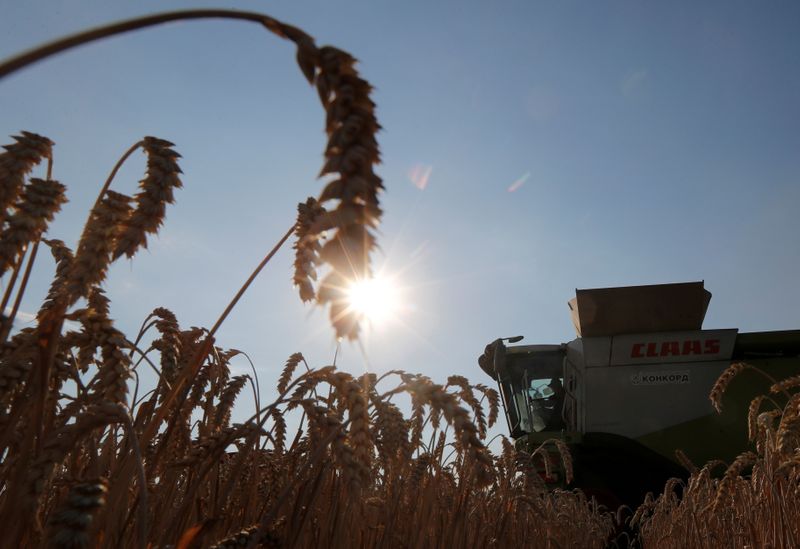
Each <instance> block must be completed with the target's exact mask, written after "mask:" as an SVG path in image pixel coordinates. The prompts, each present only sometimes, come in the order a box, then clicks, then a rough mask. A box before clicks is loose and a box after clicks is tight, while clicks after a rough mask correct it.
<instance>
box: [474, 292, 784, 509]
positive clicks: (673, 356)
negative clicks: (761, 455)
mask: <svg viewBox="0 0 800 549" xmlns="http://www.w3.org/2000/svg"><path fill="white" fill-rule="evenodd" d="M710 299H711V294H710V293H709V292H708V291H707V290H705V288H704V287H703V283H702V282H691V283H678V284H661V285H651V286H633V287H623V288H603V289H590V290H577V291H576V296H575V298H574V299H572V300H570V301H569V308H570V311H571V315H572V320H573V324H574V325H575V330H576V333H577V336H578V337H577V338H576V339H574V340H572V341H570V342H568V343H562V344H559V345H506V344H505V341H506V340H504V339H498V340H495V341H494V342H492V343H490V344H489V345H488V346H487V348H486V351H485V352H484V354H483V356H481V357H480V359H479V364H480V366H481V368H482V369H483V370H484V372H486V373H487V374H488V375H490V376H491V377H492V378H494V379H495V380H496V381H497V383H498V386H499V389H500V393H501V397H502V403H503V407H504V409H505V415H506V419H507V421H508V429H509V433H510V435H511V437H512V438H514V439H515V442H516V445H517V447H518V448H519V449H522V450H526V451H528V452H531V451H533V450H534V449H536V448H537V447H539V446H540V445H541V444H542V443H544V442H545V441H547V440H548V439H554V438H555V439H559V440H561V441H563V442H564V443H566V444H567V446H568V447H569V449H570V451H571V453H572V454H573V455H572V458H573V464H574V477H575V482H574V485H575V486H577V487H580V488H583V489H584V490H585V491H586V492H587V493H590V494H592V495H596V496H597V497H598V499H600V500H602V501H603V502H604V503H607V504H609V505H613V504H617V503H630V504H635V503H638V502H639V501H641V498H642V497H643V496H644V494H645V493H646V492H648V491H653V492H656V493H657V491H659V490H660V489H661V488H662V487H663V485H664V482H665V481H666V480H667V479H668V478H670V477H674V476H677V477H680V476H685V474H686V468H685V467H682V466H681V465H680V464H679V462H678V459H677V458H676V450H681V451H682V452H683V455H684V456H686V457H688V458H689V460H691V461H692V462H693V463H696V464H701V465H702V464H704V463H705V462H706V461H708V460H711V459H723V460H731V459H733V458H735V456H736V455H737V454H738V453H740V452H742V451H744V450H745V449H747V446H748V439H747V411H748V406H749V404H750V402H751V400H752V399H753V398H754V397H755V396H756V395H758V394H762V393H766V392H768V390H769V386H770V380H769V377H770V376H771V377H773V378H775V379H780V378H783V377H787V376H789V375H796V374H797V373H798V371H800V360H798V356H799V355H800V331H783V332H760V333H748V334H740V333H738V330H736V329H723V330H703V329H702V323H703V320H704V318H705V314H706V311H707V309H708V305H709V302H710ZM518 339H519V338H512V339H511V341H515V340H517V341H518ZM732 361H745V362H747V363H748V364H752V365H754V366H756V368H757V370H756V369H755V368H754V369H750V371H745V372H743V373H742V374H740V375H739V376H737V379H735V380H734V382H733V383H732V384H731V386H730V387H729V390H728V391H727V392H726V394H725V397H724V398H723V401H722V402H723V413H721V414H719V413H717V412H716V411H715V410H714V408H713V406H712V403H711V401H710V399H709V393H710V391H711V389H712V387H713V385H714V383H715V381H716V380H717V378H718V377H719V376H720V374H721V373H722V372H724V371H725V370H726V368H728V366H730V364H731V362H732ZM762 374H767V375H766V376H764V375H762ZM558 462H560V460H556V459H553V460H552V464H553V465H555V464H557V463H558ZM551 469H552V468H551ZM543 476H544V475H543ZM545 480H546V481H548V482H551V483H552V484H553V485H554V486H563V485H564V475H563V471H562V474H558V472H555V473H552V472H551V474H550V475H547V476H546V477H545Z"/></svg>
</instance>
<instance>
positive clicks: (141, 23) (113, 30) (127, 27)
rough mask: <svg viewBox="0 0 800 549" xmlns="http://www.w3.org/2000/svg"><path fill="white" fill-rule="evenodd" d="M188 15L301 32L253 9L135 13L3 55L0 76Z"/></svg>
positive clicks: (277, 31)
mask: <svg viewBox="0 0 800 549" xmlns="http://www.w3.org/2000/svg"><path fill="white" fill-rule="evenodd" d="M190 19H236V20H243V21H251V22H254V23H260V24H262V25H264V26H265V27H267V28H268V29H269V30H271V31H272V32H274V33H276V34H278V35H279V36H281V37H284V38H287V37H288V36H287V34H286V31H289V32H291V31H295V32H301V31H299V30H298V29H294V27H290V26H289V25H285V24H283V23H281V22H280V21H278V20H276V19H273V18H271V17H269V16H266V15H263V14H260V13H256V12H248V11H238V10H226V9H206V10H184V11H172V12H165V13H159V14H155V15H148V16H145V17H138V18H135V19H129V20H126V21H121V22H118V23H114V24H111V25H106V26H103V27H97V28H95V29H91V30H89V31H85V32H80V33H77V34H73V35H71V36H67V37H65V38H61V39H59V40H55V41H53V42H50V43H49V44H45V45H43V46H40V47H38V48H34V49H32V50H29V51H27V52H25V53H22V54H20V55H17V56H15V57H12V58H10V59H7V60H6V61H4V62H3V63H2V64H0V78H4V77H5V76H8V75H9V74H12V73H14V72H16V71H18V70H20V69H22V68H24V67H27V66H28V65H32V64H33V63H37V62H38V61H41V60H43V59H46V58H47V57H50V56H52V55H55V54H57V53H60V52H63V51H66V50H69V49H72V48H74V47H76V46H81V45H84V44H88V43H90V42H94V41H97V40H101V39H103V38H107V37H109V36H114V35H117V34H122V33H126V32H131V31H134V30H138V29H142V28H146V27H152V26H155V25H161V24H163V23H169V22H172V21H182V20H190ZM290 39H291V38H290Z"/></svg>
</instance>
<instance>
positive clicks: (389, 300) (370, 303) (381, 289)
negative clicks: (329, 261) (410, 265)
mask: <svg viewBox="0 0 800 549" xmlns="http://www.w3.org/2000/svg"><path fill="white" fill-rule="evenodd" d="M347 300H348V302H349V306H350V309H351V310H352V311H353V312H354V313H355V314H356V315H358V316H359V318H361V319H364V320H366V321H367V322H369V323H370V324H371V325H374V326H377V325H381V324H384V323H386V322H387V321H388V320H391V319H393V318H395V317H396V315H397V313H398V311H399V309H400V296H399V289H398V287H397V285H396V284H395V283H394V281H392V280H391V279H389V278H387V277H383V276H376V277H374V278H367V279H363V280H358V281H356V282H353V283H352V284H351V285H350V287H349V288H348V290H347Z"/></svg>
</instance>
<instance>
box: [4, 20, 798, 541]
mask: <svg viewBox="0 0 800 549" xmlns="http://www.w3.org/2000/svg"><path fill="white" fill-rule="evenodd" d="M218 11H219V10H218ZM215 13H218V12H215ZM250 20H257V21H258V22H260V23H261V24H263V25H264V26H265V27H266V28H267V29H269V30H270V31H272V32H273V33H275V34H277V35H279V36H281V37H283V38H287V39H289V40H291V41H293V42H294V43H295V44H296V45H297V48H298V49H297V61H298V64H299V66H300V68H301V70H302V72H303V74H304V75H305V77H306V78H307V80H308V81H309V83H310V84H311V85H313V86H315V87H316V88H317V90H318V91H319V96H320V101H321V103H322V106H323V109H324V112H325V131H326V133H327V136H328V145H327V147H326V149H325V163H324V165H323V168H322V171H321V174H322V175H330V176H332V178H331V180H330V182H329V183H327V185H326V186H325V188H324V189H323V190H322V191H321V193H320V195H319V196H318V197H317V198H308V199H307V200H305V201H303V202H301V203H300V204H298V210H297V221H296V223H295V224H294V225H293V226H292V227H289V228H288V230H287V233H286V234H285V235H284V236H283V238H281V239H280V240H279V241H278V244H277V245H276V247H275V248H274V249H273V250H272V251H270V253H269V254H267V256H266V257H265V258H264V260H263V261H262V263H261V264H260V265H259V267H258V268H257V269H256V271H255V272H254V273H253V276H252V277H251V278H250V280H248V282H247V283H245V285H244V286H243V287H242V288H241V290H240V291H239V292H238V293H237V294H236V295H235V296H234V297H233V299H232V301H231V303H230V304H229V306H228V307H227V308H226V309H225V311H223V312H222V314H221V315H220V317H219V319H217V321H216V322H215V323H214V324H213V325H212V326H211V328H209V329H203V328H196V327H190V328H186V327H182V326H181V325H180V323H179V320H178V317H177V315H175V314H174V313H173V312H172V311H169V310H167V309H165V308H162V307H156V308H154V309H153V312H152V314H150V315H149V316H148V317H147V318H146V319H144V321H143V324H142V328H141V330H140V331H139V332H138V333H135V334H124V333H122V332H121V331H119V330H118V329H117V328H116V327H115V323H114V320H113V318H112V303H111V299H110V298H109V296H107V295H106V293H105V292H104V290H103V284H104V281H105V278H106V274H107V272H108V268H109V266H110V265H111V264H112V263H113V262H114V261H117V260H119V259H120V258H122V257H126V258H133V257H135V256H136V254H137V252H139V251H140V250H141V249H142V248H144V247H146V246H147V242H148V239H149V238H152V237H153V236H154V235H156V234H157V232H158V230H159V228H160V227H161V226H162V224H163V223H164V222H165V218H166V213H167V207H168V206H170V205H172V204H174V202H175V199H176V196H175V195H176V192H177V191H178V190H179V189H180V188H181V187H182V186H183V181H182V179H181V169H180V166H179V160H180V155H179V154H178V152H176V149H175V146H174V145H173V144H172V143H170V142H169V141H166V140H164V139H160V138H155V137H145V138H143V139H142V140H141V141H139V142H137V143H135V144H134V145H133V146H132V147H131V148H130V149H129V150H128V151H126V152H125V153H124V154H123V155H122V157H121V158H120V160H119V161H118V162H117V164H116V165H114V166H113V168H112V170H111V173H110V175H109V178H108V180H107V181H105V182H104V183H103V184H102V185H101V186H100V192H99V196H98V198H97V201H96V202H95V204H94V206H93V207H92V209H91V211H90V212H89V215H88V219H87V221H86V224H85V227H84V229H83V232H82V234H81V236H80V238H79V239H78V241H77V245H76V246H75V248H74V249H70V247H68V246H67V245H66V244H65V243H64V241H62V240H58V239H56V238H55V237H53V236H51V235H49V233H48V226H49V224H50V223H51V222H52V220H53V219H54V217H55V215H57V213H58V212H59V210H60V207H61V206H62V205H63V204H64V202H65V201H66V199H67V188H66V186H65V185H63V184H62V183H59V182H58V181H56V180H55V179H54V162H53V160H54V157H55V154H54V153H55V150H56V149H55V144H54V143H53V142H52V141H51V140H50V139H48V138H47V137H44V136H42V135H38V134H35V133H31V132H21V133H20V134H19V135H16V136H13V138H12V141H11V142H10V143H9V144H7V145H6V146H5V147H4V152H3V153H2V154H0V202H1V203H2V207H0V216H2V219H0V223H2V233H0V276H2V280H3V304H2V308H0V310H2V312H3V316H2V325H1V326H0V332H1V333H2V337H1V338H0V344H1V345H2V346H1V347H0V458H1V459H2V463H1V464H0V517H2V522H3V524H4V527H3V529H2V531H0V545H2V546H3V547H58V548H84V547H136V548H146V547H150V548H167V547H180V548H189V547H219V548H221V547H342V548H345V547H346V548H349V547H408V548H417V547H421V548H422V547H431V548H433V547H498V548H502V547H543V548H544V547H546V548H556V547H558V548H566V547H586V548H592V547H605V546H607V545H608V544H609V543H612V544H617V545H626V544H627V545H641V546H643V547H698V548H700V547H704V548H712V547H774V548H777V547H787V548H788V547H796V546H797V545H798V543H799V542H800V531H798V529H799V528H798V525H799V524H800V508H799V507H798V487H799V485H798V480H799V477H798V467H799V466H800V451H799V450H798V445H799V443H800V440H799V437H800V409H799V408H798V406H800V396H798V395H800V393H798V392H797V387H798V386H800V378H798V377H796V378H791V379H788V380H785V381H783V382H780V383H776V384H775V385H774V386H773V388H772V393H771V394H770V395H763V396H761V397H759V398H757V399H756V400H754V401H753V403H752V405H751V413H750V424H749V431H750V435H751V440H752V441H753V443H754V448H753V450H752V451H749V452H746V453H743V454H742V455H741V456H739V458H738V459H737V460H736V461H735V462H734V463H732V464H722V463H716V462H715V463H709V464H699V465H695V464H691V463H688V462H686V464H685V465H686V467H687V470H688V471H687V472H688V474H689V475H688V476H689V480H688V482H686V483H684V482H683V481H680V480H678V479H675V480H672V481H670V482H669V483H668V484H667V485H666V486H665V489H664V491H663V493H662V494H660V495H659V494H654V495H652V496H649V497H648V498H647V499H646V500H645V501H644V502H643V503H642V505H641V506H640V507H639V508H638V509H627V508H622V509H619V510H616V509H605V508H603V507H601V506H599V505H598V504H597V503H596V502H594V501H593V500H591V499H587V497H586V496H585V495H584V494H583V493H582V492H581V491H580V490H577V489H573V490H555V491H551V490H548V489H547V487H546V485H545V483H544V480H543V478H544V476H545V475H546V474H547V473H548V472H549V468H550V467H552V466H557V467H559V468H560V469H561V470H563V472H564V473H565V475H566V476H567V478H569V476H570V475H571V467H572V464H571V458H570V453H569V449H568V448H567V447H566V445H565V444H563V443H562V442H561V441H559V440H551V441H548V442H545V443H544V444H543V445H542V446H541V447H539V448H537V449H536V450H534V451H533V452H532V453H530V454H529V453H526V452H523V451H520V450H517V449H516V448H515V447H514V445H513V443H512V442H511V441H509V440H506V439H503V440H501V441H500V444H499V445H498V447H499V448H500V450H498V451H495V452H492V451H490V449H489V446H490V441H489V440H487V432H488V430H489V429H490V428H491V427H492V426H493V425H494V424H495V423H496V422H497V420H498V416H499V415H500V413H501V410H500V403H499V396H498V394H497V392H496V391H495V390H494V389H492V388H490V387H487V386H485V385H482V384H472V383H471V382H469V381H468V380H467V379H465V378H463V377H460V376H451V377H449V378H448V379H446V380H443V382H438V383H437V382H436V381H435V380H432V379H430V378H428V377H426V376H423V375H419V374H413V373H408V372H403V371H391V372H387V373H385V374H383V375H380V376H377V375H375V374H364V375H361V376H358V377H356V376H353V375H351V374H349V373H347V372H344V371H340V370H337V368H336V367H334V366H328V365H310V364H308V363H307V362H306V360H305V358H304V357H303V355H302V354H301V353H295V354H293V355H292V356H290V357H289V358H288V360H287V361H286V364H285V366H284V369H283V371H282V374H281V376H280V378H279V379H278V380H277V395H278V396H277V398H276V399H275V400H274V401H273V402H270V403H262V402H261V401H260V392H259V391H258V379H257V375H256V373H255V368H254V371H253V375H249V374H246V375H233V374H232V367H231V361H232V360H233V359H234V358H235V357H236V356H237V355H239V354H240V351H236V350H229V349H226V348H225V347H223V346H221V345H219V344H218V342H217V340H216V337H215V336H216V332H217V330H218V328H219V326H220V325H221V324H222V323H223V322H224V320H225V318H226V317H227V315H228V313H229V312H230V311H231V310H232V308H233V307H234V306H235V304H236V303H237V301H238V300H239V299H240V298H241V297H242V296H243V294H244V292H245V290H246V289H247V286H248V285H249V283H250V282H251V281H252V279H253V278H254V277H255V276H256V275H257V274H258V272H260V270H261V269H262V268H264V266H265V265H266V264H267V263H268V262H269V259H270V258H271V257H272V256H273V255H274V253H275V252H276V251H277V250H278V249H279V248H280V247H281V246H282V245H283V243H284V242H286V241H287V240H288V239H289V238H291V237H294V242H293V249H294V253H295V263H294V267H295V268H294V273H292V274H289V273H287V276H292V277H293V281H294V283H295V285H296V287H297V289H298V291H299V294H300V298H301V299H302V300H303V301H308V302H315V303H316V304H318V305H319V306H321V307H327V308H328V310H329V314H330V319H331V325H332V329H333V331H334V332H335V333H336V335H337V336H339V337H344V338H351V339H352V338H357V337H358V335H359V334H358V319H357V318H353V316H352V315H351V314H348V310H347V306H346V304H345V302H344V296H343V295H342V290H341V288H342V287H343V286H344V285H345V282H346V280H347V279H348V278H352V277H354V276H367V275H368V274H369V272H370V265H369V256H370V252H371V251H372V249H373V248H374V247H375V245H376V240H375V235H374V229H375V228H376V227H377V226H378V224H379V222H380V218H381V210H380V205H379V195H380V192H381V190H382V189H383V184H382V181H381V179H380V177H378V176H377V175H376V174H375V172H374V167H375V165H377V163H378V161H379V151H378V145H377V140H376V133H377V131H378V130H379V128H380V126H379V124H378V121H377V119H376V117H375V111H374V108H375V105H374V103H373V102H372V100H371V99H370V92H371V89H372V88H371V86H370V84H369V83H368V82H367V81H366V80H364V79H363V78H361V76H360V75H359V74H358V73H357V71H356V69H355V59H354V58H353V57H352V56H351V55H350V54H348V53H346V52H343V51H341V50H339V49H337V48H333V47H330V46H325V47H317V46H316V45H315V43H314V41H313V39H311V37H310V36H308V35H307V34H305V33H304V32H302V31H300V30H299V29H297V28H295V27H292V26H290V25H286V24H284V23H281V22H278V21H276V20H274V19H271V18H268V17H266V16H260V15H259V16H258V18H257V19H254V18H252V17H251V18H250ZM131 28H138V27H135V25H134V26H132V27H131ZM95 34H97V33H95ZM106 35H108V34H105V35H104V34H103V33H99V35H97V36H95V35H93V37H92V38H91V39H97V38H98V37H102V36H106ZM7 68H8V67H7V66H4V69H3V71H0V75H4V74H7V72H8V71H7V70H6V69H7ZM137 152H139V153H142V154H144V155H145V157H146V159H147V169H146V173H145V174H144V177H143V178H142V180H141V182H140V184H139V189H138V191H137V193H136V194H134V195H132V196H131V195H127V194H124V193H122V192H120V191H117V190H112V188H111V187H112V184H113V182H114V176H115V174H116V173H117V171H118V169H119V168H120V166H121V165H122V163H124V162H125V161H126V160H127V159H128V158H129V157H131V155H133V154H134V153H137ZM95 161H96V160H95ZM36 175H38V176H39V177H36ZM66 239H67V240H68V238H66ZM45 250H47V251H49V252H50V254H51V255H52V257H53V261H54V268H53V275H52V281H51V283H50V288H49V291H48V293H47V296H46V299H45V300H44V301H43V303H41V306H40V307H39V310H38V313H37V315H36V321H35V323H34V324H33V325H32V326H28V327H25V328H23V329H17V328H15V324H14V320H15V317H16V315H17V313H18V311H19V307H20V303H21V302H22V298H23V296H24V294H25V291H26V287H27V284H28V280H29V278H30V274H31V271H32V269H33V268H34V267H36V268H37V269H46V268H48V267H47V266H45V265H42V264H41V263H42V261H41V258H39V259H40V261H39V262H38V263H37V261H36V260H37V258H38V256H39V255H40V252H42V251H45ZM318 274H319V276H318ZM227 343H230V344H234V345H235V343H236V342H227ZM746 367H747V366H746V365H734V366H732V367H731V369H729V370H728V371H727V372H726V373H725V374H723V376H722V377H721V378H720V380H719V381H718V383H717V385H716V386H715V388H714V391H713V392H712V395H711V398H712V401H714V402H717V403H718V402H719V399H720V396H721V394H722V393H724V390H725V386H726V384H727V383H728V382H729V381H730V379H731V378H732V377H733V376H735V375H736V374H737V373H738V372H739V371H741V370H742V369H744V368H746ZM144 369H147V370H150V371H151V372H153V373H154V375H153V376H144V375H140V372H142V370H144ZM145 378H148V379H155V381H154V383H153V384H152V386H149V385H147V384H146V383H144V382H143V381H142V380H143V379H145ZM245 391H253V392H254V395H255V402H256V406H255V408H254V409H246V410H245V409H243V408H242V405H240V406H239V408H237V412H238V414H239V415H241V416H243V417H249V419H247V420H245V421H242V422H239V423H232V419H231V418H232V411H233V408H234V406H236V403H237V399H238V398H239V397H240V395H241V394H242V393H243V392H245ZM777 396H780V397H781V398H782V400H781V399H778V398H777ZM783 402H785V404H779V403H783ZM237 417H238V415H237ZM290 426H291V427H290ZM553 455H556V456H558V462H557V463H556V464H555V465H554V464H552V463H551V457H552V456H553Z"/></svg>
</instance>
